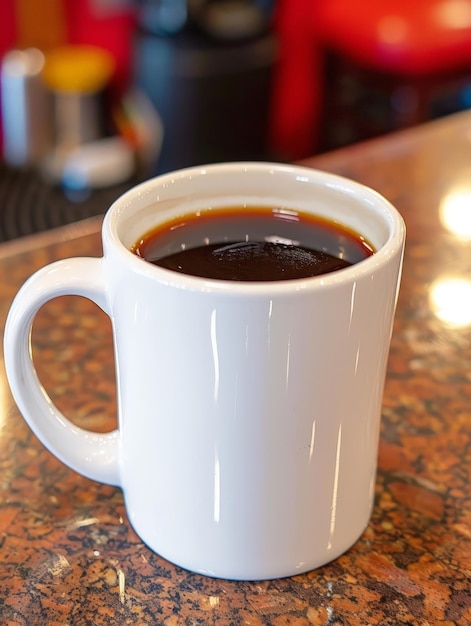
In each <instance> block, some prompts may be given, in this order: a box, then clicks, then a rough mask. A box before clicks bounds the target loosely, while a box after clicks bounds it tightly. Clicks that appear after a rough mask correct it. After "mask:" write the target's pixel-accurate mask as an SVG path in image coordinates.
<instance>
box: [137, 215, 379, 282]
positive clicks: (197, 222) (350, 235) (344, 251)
mask: <svg viewBox="0 0 471 626" xmlns="http://www.w3.org/2000/svg"><path fill="white" fill-rule="evenodd" d="M131 250H132V251H133V252H134V253H135V254H137V255H138V256H140V257H142V258H143V259H145V260H146V261H149V262H150V263H154V264H155V265H159V266H161V267H164V268H167V269H170V270H173V271H175V272H179V273H183V274H190V275H193V276H200V277H203V278H208V279H216V280H234V281H274V280H292V279H299V278H309V277H312V276H318V275H319V274H327V273H330V272H333V271H336V270H340V269H343V268H345V267H349V266H350V265H353V264H354V263H358V262H360V261H362V260H364V259H366V258H367V257H369V256H371V255H372V254H373V253H374V249H373V247H372V246H371V244H370V243H369V242H368V241H366V239H365V238H364V237H362V236H361V235H359V234H358V233H356V232H354V231H352V230H351V229H349V228H347V227H345V226H343V225H341V224H338V223H335V222H332V221H330V220H327V219H324V218H321V217H318V216H314V215H310V214H309V213H305V212H302V211H297V210H291V209H289V210H288V209H279V208H273V209H267V208H265V207H233V208H224V209H211V210H207V211H201V212H198V213H195V214H191V215H186V216H183V217H179V218H176V219H173V220H171V221H168V222H166V223H163V224H159V225H158V226H157V227H156V228H154V229H153V230H151V231H149V232H148V233H145V234H144V236H143V237H142V238H141V239H139V240H138V241H137V242H136V243H135V244H134V245H133V246H132V248H131Z"/></svg>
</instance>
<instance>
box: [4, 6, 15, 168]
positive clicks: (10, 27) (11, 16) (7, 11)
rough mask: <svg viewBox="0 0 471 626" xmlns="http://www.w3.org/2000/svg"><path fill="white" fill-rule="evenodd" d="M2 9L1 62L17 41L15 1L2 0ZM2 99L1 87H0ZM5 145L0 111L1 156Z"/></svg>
mask: <svg viewBox="0 0 471 626" xmlns="http://www.w3.org/2000/svg"><path fill="white" fill-rule="evenodd" d="M1 2H2V7H1V9H0V61H1V59H2V58H3V55H4V54H5V52H8V50H10V49H11V48H13V46H14V44H15V40H16V24H15V11H14V6H13V0H1ZM0 97H1V86H0ZM2 145H3V132H2V119H1V110H0V156H1V153H2V150H1V146H2Z"/></svg>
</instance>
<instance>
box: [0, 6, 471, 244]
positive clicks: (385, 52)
mask: <svg viewBox="0 0 471 626" xmlns="http://www.w3.org/2000/svg"><path fill="white" fill-rule="evenodd" d="M0 61H1V81H0V103H1V107H0V139H1V165H0V241H6V240H8V239H14V238H16V237H20V236H24V235H27V234H30V233H33V232H38V231H41V230H45V229H48V228H52V227H54V226H59V225H62V224H67V223H70V222H74V221H76V220H78V219H82V218H84V217H88V216H91V215H97V214H102V213H104V212H105V211H106V209H107V208H108V206H109V205H110V204H111V202H112V201H113V200H114V199H115V198H116V197H117V196H118V195H120V194H121V193H122V192H123V191H124V190H125V189H127V188H129V187H130V186H131V185H133V184H135V183H136V182H138V181H139V180H143V179H145V178H148V177H149V176H153V175H155V174H159V173H163V172H166V171H169V170H173V169H176V168H180V167H185V166H190V165H197V164H204V163H209V162H216V161H230V160H277V161H286V162H289V161H293V160H299V159H302V158H304V157H307V156H311V155H313V154H315V153H319V152H324V151H328V150H331V149H335V148H337V147H340V146H344V145H348V144H352V143H355V142H358V141H362V140H364V139H368V138H371V137H376V136H381V135H382V134H385V133H388V132H391V131H394V130H398V129H401V128H406V127H410V126H414V125H417V124H421V123H423V122H425V121H427V120H431V119H434V118H437V117H441V116H443V115H448V114H451V113H454V112H457V111H460V110H464V109H467V108H469V106H471V0H415V1H414V2H413V3H411V2H409V0H382V1H381V2H371V0H80V1H78V0H1V2H0Z"/></svg>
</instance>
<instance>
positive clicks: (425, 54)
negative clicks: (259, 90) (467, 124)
mask: <svg viewBox="0 0 471 626" xmlns="http://www.w3.org/2000/svg"><path fill="white" fill-rule="evenodd" d="M278 18H279V21H278V22H277V27H278V32H279V39H280V70H279V72H278V76H277V80H276V83H275V92H274V109H273V121H272V129H273V132H272V140H273V146H274V147H275V150H277V151H278V152H284V153H286V154H287V155H288V156H289V158H301V157H303V156H307V155H308V154H310V153H312V152H314V151H315V150H316V149H317V150H319V149H322V148H323V145H322V142H323V140H325V135H326V132H325V131H326V130H327V128H326V127H327V126H328V125H332V124H333V123H338V120H342V119H343V118H342V115H344V116H346V118H348V116H350V123H351V124H353V125H354V126H356V127H357V131H358V134H359V135H360V136H366V135H368V133H369V134H375V125H374V123H371V120H368V111H367V110H363V111H362V110H361V107H360V110H359V111H356V112H355V114H354V115H351V112H352V109H351V104H352V102H351V99H352V98H353V97H354V96H355V91H354V90H355V86H356V87H357V88H358V87H359V86H360V87H361V88H362V89H363V90H364V91H365V90H370V91H375V92H377V93H380V92H381V93H384V94H387V97H388V98H389V101H390V102H391V103H392V105H391V112H390V117H389V127H388V128H386V130H392V129H393V128H402V127H405V126H410V125H412V124H417V123H420V122H423V121H425V120H427V119H429V118H430V106H431V103H432V102H433V99H434V97H436V95H437V94H442V93H443V92H444V91H445V90H447V89H456V88H457V87H458V86H460V85H462V84H465V83H466V81H471V0H414V1H413V2H411V1H410V0H311V1H309V0H281V1H280V6H279V15H278ZM285 20H287V22H288V24H290V23H292V22H293V21H296V23H297V27H296V28H297V29H298V30H296V28H294V27H291V28H290V29H286V28H285V26H284V25H283V22H284V21H285ZM300 42H302V46H303V49H304V53H303V54H304V57H303V58H302V62H300V59H301V57H302V54H301V53H300V50H299V49H300V47H301V43H300ZM308 48H309V49H308ZM296 57H297V58H298V61H296ZM308 59H309V61H308ZM308 63H310V64H311V69H310V70H309V69H308V68H307V66H308ZM286 66H290V68H291V72H298V75H297V79H296V80H297V81H298V82H301V81H303V82H304V81H305V84H304V94H297V93H296V92H295V93H294V94H293V96H294V97H300V96H301V97H304V98H305V97H306V96H307V97H308V98H309V99H310V101H307V100H306V101H305V102H304V104H303V106H301V105H300V104H299V102H297V103H295V102H294V101H293V99H292V98H291V96H290V92H291V90H290V84H289V82H290V81H289V73H287V72H286V69H283V68H286ZM297 66H298V67H299V70H296V67H297ZM320 67H321V68H322V70H320V69H319V68H320ZM300 72H302V77H301V75H300ZM284 74H285V80H284V84H283V80H282V77H283V75H284ZM291 80H294V79H293V78H291ZM348 80H350V82H348ZM346 85H347V87H348V88H347V89H346ZM348 89H350V93H348ZM349 99H350V100H349ZM291 110H293V111H296V112H297V113H296V114H295V119H292V120H291V124H288V123H287V121H286V120H288V119H289V118H290V111H291ZM300 111H302V112H303V117H302V118H301V117H300V114H299V113H300ZM373 121H374V120H373ZM277 127H280V128H281V131H279V130H278V129H277ZM301 129H303V130H304V132H303V131H302V130H301ZM308 138H309V142H310V144H309V145H308V143H309V142H308Z"/></svg>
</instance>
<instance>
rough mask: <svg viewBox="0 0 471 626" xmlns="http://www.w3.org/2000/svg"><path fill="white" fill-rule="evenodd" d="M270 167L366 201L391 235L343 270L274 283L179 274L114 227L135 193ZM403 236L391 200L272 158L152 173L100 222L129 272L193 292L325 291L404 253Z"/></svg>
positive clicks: (341, 179)
mask: <svg viewBox="0 0 471 626" xmlns="http://www.w3.org/2000/svg"><path fill="white" fill-rule="evenodd" d="M270 170H272V171H273V172H275V171H280V172H284V173H285V174H290V175H292V176H294V177H296V176H303V177H305V178H306V182H308V183H310V184H318V185H322V186H324V187H330V188H334V189H336V190H337V191H339V192H342V193H347V194H349V195H350V196H354V197H355V198H356V199H358V200H361V201H362V202H363V203H364V202H367V203H368V204H369V205H370V206H372V207H374V208H375V209H382V210H378V211H377V214H378V215H380V217H383V221H384V222H385V223H386V222H388V224H387V226H388V230H389V235H388V238H387V240H386V241H385V243H384V244H383V245H382V246H381V247H380V248H379V249H378V250H377V251H375V252H374V254H373V255H371V256H369V257H367V258H366V259H363V260H361V261H359V262H358V263H354V264H353V265H351V266H349V267H346V268H342V269H341V270H336V271H334V272H331V273H327V274H320V275H318V276H311V277H307V278H296V279H288V280H274V281H233V280H223V279H208V278H204V277H201V276H194V275H190V274H183V273H182V274H180V273H179V272H175V271H173V270H169V269H166V268H163V267H160V266H158V265H154V264H152V263H148V262H143V259H141V258H140V257H138V256H137V255H136V254H134V253H133V252H132V251H131V250H130V249H129V248H128V247H127V246H126V245H125V244H124V243H123V241H122V240H121V237H120V235H119V233H118V227H119V221H120V219H121V216H122V214H123V213H124V212H125V211H126V208H127V207H128V206H129V205H130V204H132V203H133V201H135V199H136V198H137V197H140V196H143V195H146V194H147V193H148V192H149V190H150V189H155V188H158V187H159V186H162V185H165V184H167V183H168V182H173V181H175V179H176V178H179V179H188V178H189V177H191V176H200V175H202V174H205V175H206V174H212V173H216V174H224V173H235V172H239V173H240V172H242V171H247V172H255V173H256V172H264V173H267V172H268V171H270ZM386 216H387V218H386ZM405 234H406V227H405V223H404V220H403V218H402V216H401V214H400V213H399V211H398V210H397V209H396V207H395V206H394V205H393V204H392V203H391V202H390V201H389V200H387V199H386V198H385V197H384V196H383V195H382V194H380V193H379V192H377V191H376V190H374V189H372V188H371V187H368V186H366V185H364V184H362V183H359V182H357V181H355V180H353V179H349V178H347V177H344V176H340V175H338V174H333V173H330V172H327V171H323V170H319V169H316V168H311V167H308V166H305V165H297V164H287V163H277V162H270V161H230V162H222V163H211V164H203V165H196V166H191V167H184V168H180V169H178V170H175V171H171V172H166V173H163V174H160V175H157V176H154V177H152V178H149V179H147V180H145V181H143V182H141V183H139V184H137V185H135V186H134V187H132V188H130V189H129V190H127V191H126V192H124V193H123V194H122V195H121V196H120V197H119V198H117V199H116V200H115V201H114V202H113V204H112V205H111V206H110V208H109V209H108V210H107V212H106V213H105V217H104V221H103V226H102V238H103V245H104V248H105V250H106V244H111V245H112V246H113V249H114V250H115V252H116V253H117V254H119V255H120V257H121V259H122V261H123V262H124V263H126V264H131V267H132V268H133V271H135V272H137V273H138V274H144V275H147V276H150V277H153V278H154V279H156V280H158V281H159V282H161V283H165V284H167V285H172V286H174V287H180V288H183V289H189V290H191V291H210V292H213V293H215V292H224V293H234V294H241V293H243V294H254V293H257V294H260V293H266V292H270V293H274V292H277V293H282V292H299V291H306V290H312V289H315V290H316V289H319V288H322V289H323V290H325V289H326V288H329V287H335V286H339V285H342V284H345V283H351V282H355V281H357V280H359V279H360V278H363V277H365V276H368V275H370V274H372V273H373V272H374V271H376V270H377V269H378V268H379V267H381V266H383V265H386V264H387V263H388V261H389V260H390V259H392V258H395V257H396V256H397V254H402V250H403V246H404V241H405ZM105 254H106V253H105Z"/></svg>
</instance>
